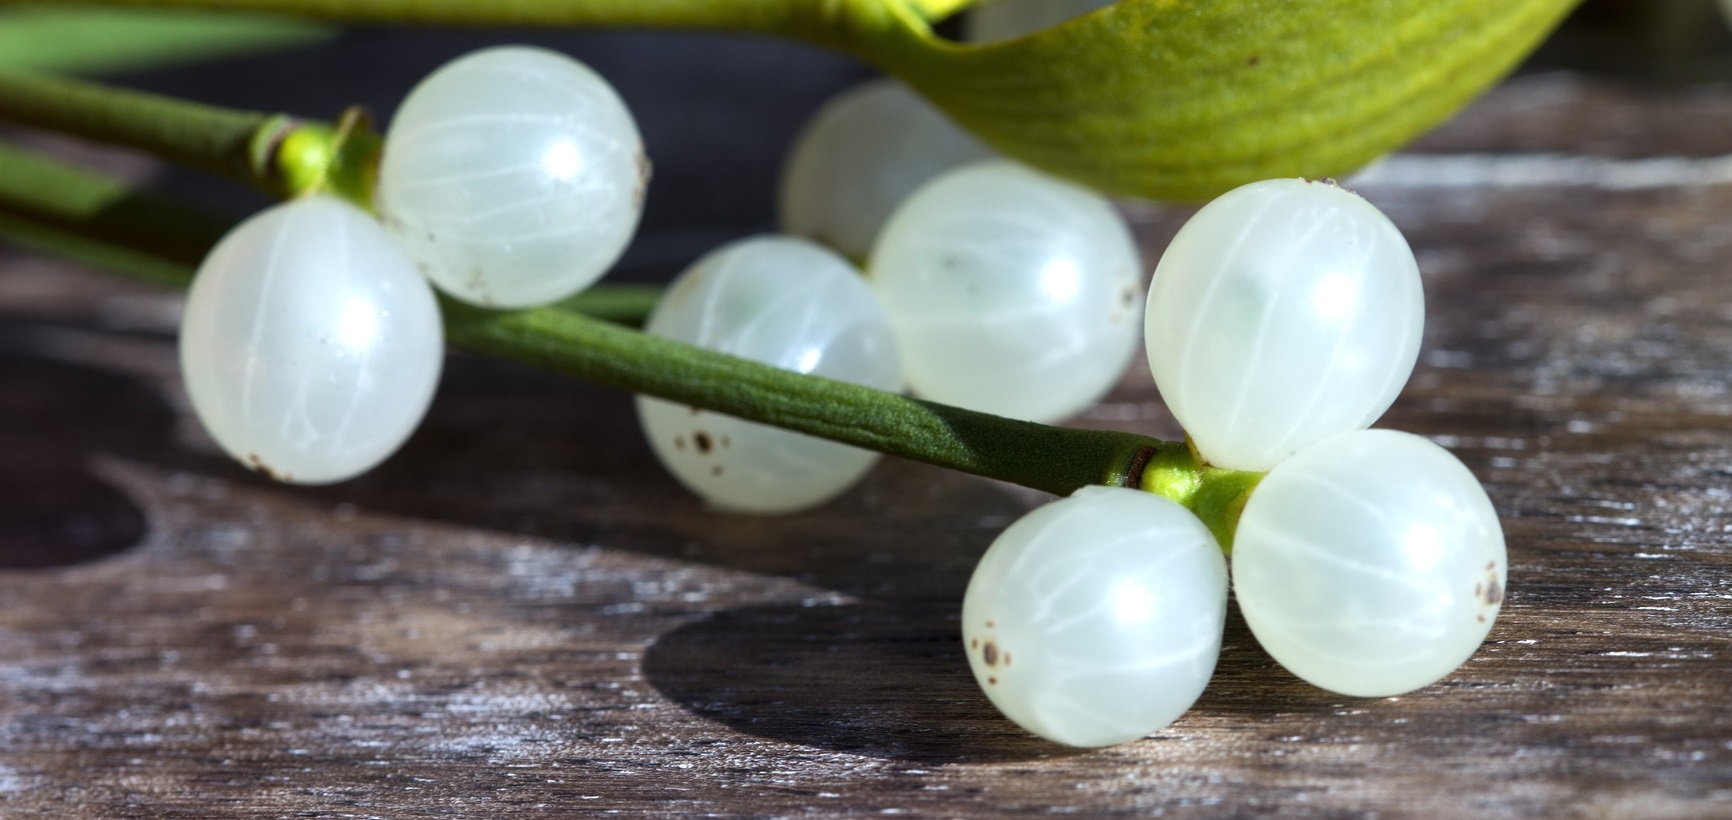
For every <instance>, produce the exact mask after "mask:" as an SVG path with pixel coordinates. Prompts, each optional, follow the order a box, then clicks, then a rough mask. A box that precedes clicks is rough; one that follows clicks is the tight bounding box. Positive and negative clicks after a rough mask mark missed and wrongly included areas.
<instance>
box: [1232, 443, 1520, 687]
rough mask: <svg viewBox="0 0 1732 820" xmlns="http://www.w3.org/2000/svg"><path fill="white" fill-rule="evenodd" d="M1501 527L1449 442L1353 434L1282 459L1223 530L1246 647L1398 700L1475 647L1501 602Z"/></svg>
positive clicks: (1319, 681) (1324, 682) (1322, 681)
mask: <svg viewBox="0 0 1732 820" xmlns="http://www.w3.org/2000/svg"><path fill="white" fill-rule="evenodd" d="M1506 567H1507V561H1506V558H1505V555H1504V541H1503V529H1502V527H1501V526H1500V525H1499V524H1498V518H1497V512H1496V511H1495V510H1493V509H1492V505H1491V500H1490V499H1488V498H1487V497H1486V494H1485V490H1484V489H1482V488H1481V487H1480V485H1479V482H1478V481H1477V480H1476V479H1474V477H1473V473H1471V472H1469V471H1468V469H1467V468H1466V467H1465V466H1463V465H1462V463H1461V462H1460V461H1457V460H1456V458H1455V456H1453V455H1451V454H1450V453H1449V451H1448V450H1445V449H1443V448H1442V447H1439V446H1437V445H1436V444H1433V443H1431V442H1429V441H1427V440H1425V439H1423V438H1420V437H1419V436H1415V435H1412V434H1409V433H1399V432H1396V431H1393V430H1360V431H1356V432H1352V433H1345V434H1342V435H1340V436H1336V437H1334V438H1330V439H1327V440H1324V441H1322V442H1319V443H1317V444H1313V445H1311V446H1310V447H1307V448H1306V449H1304V450H1302V451H1300V452H1299V454H1298V455H1295V456H1293V457H1292V458H1290V459H1288V460H1286V461H1283V462H1281V464H1279V465H1278V466H1276V467H1275V469H1274V470H1271V471H1270V472H1269V475H1268V476H1267V477H1265V478H1264V479H1263V481H1262V483H1260V484H1259V485H1258V486H1257V488H1256V489H1255V490H1254V491H1252V493H1251V500H1250V501H1249V502H1248V503H1247V504H1246V505H1245V510H1244V514H1243V515H1242V516H1241V517H1240V518H1239V529H1238V533H1237V534H1236V535H1235V536H1234V538H1233V590H1234V592H1235V594H1236V595H1237V597H1238V600H1239V609H1240V610H1241V611H1243V612H1244V614H1245V621H1246V622H1247V623H1249V624H1250V626H1251V631H1252V632H1253V633H1255V634H1256V636H1257V641H1258V642H1259V643H1261V644H1262V645H1263V648H1264V649H1266V650H1268V652H1269V654H1270V655H1271V656H1273V657H1274V658H1275V660H1277V661H1279V662H1280V663H1281V665H1282V666H1285V667H1287V669H1288V670H1289V671H1291V672H1292V673H1293V674H1295V675H1298V676H1299V677H1301V678H1304V679H1305V680H1307V681H1310V682H1311V683H1313V684H1315V685H1317V686H1320V687H1323V688H1324V689H1328V690H1330V691H1333V692H1340V693H1341V694H1344V695H1355V696H1360V697H1381V696H1385V695H1398V694H1401V693H1402V692H1407V691H1411V690H1414V689H1418V688H1419V687H1421V686H1425V685H1427V684H1429V683H1432V682H1434V681H1436V680H1438V679H1440V678H1442V677H1443V676H1445V675H1447V674H1449V673H1450V672H1451V671H1453V670H1454V669H1455V668H1456V667H1457V666H1460V665H1461V663H1462V662H1463V661H1465V660H1467V659H1468V657H1469V656H1471V655H1472V654H1473V653H1474V650H1475V649H1477V648H1478V647H1479V645H1480V643H1481V642H1482V641H1484V640H1485V636H1486V633H1487V632H1488V631H1490V630H1491V625H1492V621H1493V620H1495V619H1496V618H1497V613H1498V608H1499V606H1500V604H1501V603H1502V601H1503V591H1504V588H1505V587H1504V579H1505V575H1504V572H1505V569H1506Z"/></svg>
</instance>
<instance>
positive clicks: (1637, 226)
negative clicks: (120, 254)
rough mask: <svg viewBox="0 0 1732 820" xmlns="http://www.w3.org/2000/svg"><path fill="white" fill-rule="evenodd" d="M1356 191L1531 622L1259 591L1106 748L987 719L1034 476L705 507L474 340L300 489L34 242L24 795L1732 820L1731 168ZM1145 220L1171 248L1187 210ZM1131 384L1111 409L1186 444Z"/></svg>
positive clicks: (1490, 148) (1566, 134) (371, 806)
mask: <svg viewBox="0 0 1732 820" xmlns="http://www.w3.org/2000/svg"><path fill="white" fill-rule="evenodd" d="M1540 103H1543V104H1544V105H1543V107H1540V108H1532V106H1536V105H1539V104H1540ZM1602 110H1614V111H1617V112H1621V113H1619V114H1618V115H1617V116H1618V120H1617V124H1613V125H1608V124H1606V123H1602V122H1600V121H1599V119H1598V116H1599V114H1598V112H1600V111H1602ZM1530 111H1532V112H1535V113H1532V114H1524V112H1530ZM1728 111H1732V92H1727V91H1714V92H1700V91H1692V92H1683V93H1672V92H1665V93H1662V92H1656V91H1652V90H1650V91H1645V92H1630V91H1628V90H1627V89H1625V88H1621V87H1618V86H1614V85H1608V84H1605V83H1602V82H1599V81H1593V80H1588V79H1583V78H1569V77H1537V78H1528V79H1525V80H1522V81H1519V82H1517V83H1515V84H1513V85H1511V86H1509V87H1506V88H1504V89H1502V90H1500V91H1498V92H1497V93H1495V94H1493V95H1492V96H1491V97H1490V98H1488V99H1487V100H1486V101H1485V102H1484V103H1482V104H1481V105H1480V106H1479V107H1478V108H1477V109H1475V110H1474V111H1472V112H1469V114H1468V115H1467V116H1465V117H1463V118H1462V119H1461V120H1460V121H1459V122H1457V123H1455V124H1453V125H1452V126H1450V127H1448V128H1446V129H1445V130H1444V131H1442V132H1440V133H1439V134H1437V135H1435V136H1434V137H1432V138H1430V139H1428V141H1427V142H1426V143H1424V144H1423V145H1422V148H1423V149H1425V150H1427V151H1431V152H1434V153H1437V152H1444V153H1451V154H1471V153H1501V154H1506V155H1511V154H1516V153H1529V152H1548V153H1551V152H1556V153H1566V154H1576V153H1591V154H1597V155H1600V156H1609V157H1642V156H1651V155H1659V154H1680V153H1681V154H1692V155H1696V156H1713V155H1716V154H1717V152H1719V151H1722V150H1723V149H1722V148H1719V147H1716V146H1715V145H1714V144H1712V142H1710V141H1707V140H1706V138H1705V137H1701V136H1700V135H1691V136H1689V137H1688V138H1687V139H1686V138H1685V137H1684V136H1681V135H1680V134H1679V133H1677V127H1676V126H1675V123H1679V122H1688V121H1691V120H1692V118H1694V117H1697V116H1700V117H1704V118H1708V119H1712V118H1713V117H1723V116H1725V113H1726V112H1728ZM1523 117H1526V119H1523ZM1518 121H1519V122H1518ZM1596 123H1597V125H1596ZM1594 128H1598V129H1599V130H1598V131H1596V132H1595V134H1596V135H1595V136H1594V137H1593V138H1592V140H1588V139H1586V138H1584V137H1583V136H1582V135H1583V134H1584V132H1585V131H1584V129H1585V130H1587V131H1592V130H1593V129H1594ZM1719 130H1720V131H1723V130H1724V129H1719ZM1506 161H1509V162H1519V161H1520V160H1519V158H1517V159H1509V158H1508V157H1506ZM1373 179H1375V178H1373ZM1363 192H1364V193H1365V194H1366V195H1367V196H1368V197H1369V198H1371V199H1372V200H1373V201H1375V202H1377V203H1378V204H1379V205H1381V206H1383V207H1385V208H1386V209H1387V210H1388V212H1389V213H1390V214H1391V216H1392V217H1393V218H1395V219H1396V221H1397V222H1398V223H1400V224H1401V225H1402V227H1403V228H1404V229H1405V230H1406V231H1407V232H1408V235H1409V237H1410V240H1411V241H1412V243H1413V245H1414V246H1415V248H1416V249H1417V250H1418V252H1419V254H1420V258H1421V265H1422V268H1423V270H1424V273H1425V276H1426V285H1427V298H1428V304H1429V309H1430V316H1431V321H1430V324H1429V325H1428V330H1427V337H1426V343H1425V352H1424V354H1423V359H1422V362H1421V366H1420V369H1419V372H1418V373H1417V374H1416V376H1415V378H1414V381H1413V383H1412V384H1411V385H1410V386H1409V389H1408V390H1407V392H1406V393H1405V394H1404V395H1403V397H1402V399H1401V400H1400V401H1399V402H1398V403H1397V405H1396V407H1395V408H1394V410H1393V411H1392V412H1391V414H1390V415H1389V416H1388V417H1387V418H1386V419H1385V420H1384V422H1383V424H1384V425H1385V426H1390V427H1396V428H1401V429H1406V430H1411V431H1414V432H1419V433H1422V434H1425V435H1429V436H1432V437H1434V438H1435V439H1436V440H1438V441H1440V442H1443V443H1445V444H1446V445H1447V446H1449V447H1451V449H1453V450H1454V451H1455V452H1456V453H1457V454H1459V455H1460V456H1461V457H1462V458H1463V459H1464V460H1465V461H1466V462H1467V463H1468V465H1469V466H1470V467H1472V468H1473V469H1474V471H1475V473H1476V474H1477V475H1479V476H1480V478H1481V479H1482V480H1483V481H1484V482H1485V483H1486V486H1487V488H1488V489H1489V490H1490V492H1491V494H1492V497H1493V499H1494V500H1495V502H1496V503H1497V505H1498V509H1499V511H1500V513H1501V514H1502V515H1503V518H1504V523H1505V526H1506V531H1507V534H1508V537H1509V545H1510V561H1511V568H1510V585H1509V593H1508V598H1507V602H1506V605H1505V608H1504V611H1503V615H1502V617H1501V619H1500V621H1499V623H1498V624H1497V626H1496V628H1495V629H1494V630H1493V632H1492V634H1491V638H1490V640H1489V641H1488V642H1487V644H1486V646H1485V647H1484V648H1483V649H1482V651H1481V652H1480V653H1479V654H1478V655H1476V656H1475V657H1474V659H1473V660H1471V661H1470V662H1469V663H1467V664H1466V665H1465V666H1463V667H1462V668H1461V670H1460V671H1458V672H1457V673H1456V674H1454V675H1452V676H1451V677H1449V678H1448V679H1447V680H1445V681H1444V682H1442V683H1440V684H1438V685H1435V686H1432V687H1428V688H1426V689H1423V690H1421V691H1419V692H1415V693H1412V694H1410V695H1406V696H1403V697H1400V698H1387V699H1375V700H1364V699H1348V698H1342V697H1339V696H1335V695H1330V694H1328V693H1325V692H1322V691H1320V690H1317V689H1314V688H1311V687H1309V686H1307V685H1305V684H1303V683H1302V682H1300V681H1298V680H1297V679H1295V678H1293V677H1292V676H1291V675H1288V674H1287V673H1285V672H1283V671H1282V670H1280V669H1279V668H1278V667H1276V666H1275V665H1274V664H1273V663H1272V662H1271V661H1270V660H1269V658H1268V657H1267V656H1266V655H1265V654H1263V653H1262V652H1261V651H1260V650H1259V649H1258V648H1257V647H1256V645H1255V642H1254V640H1253V639H1252V638H1251V636H1250V634H1249V633H1248V631H1247V630H1246V628H1245V626H1244V623H1243V621H1242V620H1241V619H1239V618H1238V617H1237V616H1236V615H1234V616H1233V617H1232V619H1231V620H1230V621H1229V625H1228V634H1227V641H1226V644H1227V645H1226V648H1225V650H1224V652H1223V655H1222V658H1221V664H1220V668H1219V671H1218V672H1217V674H1216V677H1215V680H1214V682H1213V683H1212V685H1211V686H1210V689H1209V691H1208V692H1207V693H1206V694H1205V696H1204V697H1203V700H1202V701H1201V702H1200V703H1199V704H1198V705H1197V707H1196V708H1195V709H1193V710H1192V711H1191V712H1190V713H1189V714H1188V715H1187V716H1185V717H1184V718H1183V719H1181V720H1180V721H1179V722H1178V723H1176V724H1174V725H1173V726H1172V727H1171V728H1169V729H1168V730H1166V731H1163V732H1162V733H1160V734H1159V735H1157V736H1155V737H1153V738H1150V739H1148V740H1145V741H1142V742H1139V743H1135V744H1129V745H1126V746H1122V747H1118V748H1114V749H1107V750H1100V751H1093V752H1077V751H1071V750H1065V749H1061V748H1058V747H1054V746H1051V745H1048V744H1045V743H1042V742H1040V741H1037V740H1035V739H1032V738H1030V737H1028V736H1026V735H1023V734H1022V733H1020V732H1019V731H1018V730H1017V729H1016V728H1015V727H1014V726H1012V725H1010V724H1009V723H1008V722H1006V721H1004V720H1003V719H1001V718H999V717H998V716H997V715H996V713H995V712H994V711H993V710H992V708H991V706H990V705H989V704H988V703H987V702H986V701H985V699H984V698H983V697H982V696H981V695H980V694H979V693H978V692H977V691H976V690H975V688H974V684H973V682H972V680H971V679H970V677H969V673H968V671H967V668H966V665H965V663H964V660H963V656H962V653H961V649H960V646H959V645H958V641H957V640H956V638H955V633H956V631H957V626H956V618H957V614H958V610H959V597H960V593H961V590H962V588H963V586H964V584H965V583H966V581H967V577H968V573H969V571H970V569H971V566H972V563H973V561H974V560H975V558H976V557H977V556H978V555H979V553H980V552H981V550H983V549H984V548H985V546H986V544H987V543H988V542H989V541H990V539H991V538H992V536H993V535H994V534H995V533H996V532H997V531H998V530H999V529H1001V528H1002V527H1003V526H1004V525H1005V524H1006V523H1008V521H1009V520H1011V519H1012V518H1013V517H1014V516H1016V515H1018V514H1019V513H1020V512H1021V511H1022V510H1024V509H1026V508H1027V507H1028V506H1029V505H1030V504H1032V503H1036V502H1037V501H1038V500H1039V499H1038V497H1037V496H1035V495H1034V494H1031V493H1027V492H1022V491H1017V490H1013V489H1010V488H1005V487H1002V486H999V485H996V484H993V483H991V482H986V481H982V480H978V479H973V478H969V477H965V476H959V475H953V474H948V473H945V472H942V471H938V470H935V469H930V468H926V467H921V466H917V465H911V464H906V463H887V464H885V465H883V466H882V467H881V468H879V469H878V470H877V471H876V472H874V474H873V475H872V476H871V477H870V478H869V479H868V480H867V481H866V483H865V484H864V485H863V486H862V487H861V488H859V489H858V490H856V491H855V492H853V493H851V494H849V495H848V496H846V497H844V498H843V499H841V500H840V501H838V502H836V503H834V504H832V505H830V506H827V507H825V508H823V509H822V510H819V511H816V512H813V513H809V514H804V515H798V516H792V517H787V518H774V519H765V518H740V517H731V516H725V515H719V514H715V513H711V512H708V511H706V510H705V509H703V508H702V506H701V505H700V504H699V503H697V502H696V501H693V500H692V499H690V498H688V497H686V496H685V495H684V494H682V492H681V491H680V490H679V488H678V487H677V486H676V485H674V484H673V482H672V481H671V480H670V479H668V478H666V477H665V476H663V475H662V474H661V473H660V472H659V470H658V469H657V468H656V466H655V465H654V463H653V460H652V459H651V458H650V456H649V453H648V451H647V448H646V447H645V446H644V445H643V444H642V443H641V440H640V439H639V437H638V435H637V433H636V430H635V424H634V421H633V418H632V415H631V408H630V402H629V400H628V399H626V398H625V397H623V396H619V395H616V394H611V393H607V392H605V391H601V390H597V389H593V388H589V387H586V386H584V385H580V384H574V383H570V382H563V381H559V380H556V379H553V378H549V377H545V376H542V375H539V374H535V373H532V372H528V371H525V370H522V369H519V368H516V367H513V366H509V365H503V364H498V363H492V362H486V361H480V360H476V359H472V358H468V357H462V356H456V357H453V358H452V359H451V361H450V368H449V372H448V378H447V380H446V383H445V385H444V386H443V388H442V389H441V392H440V395H439V397H438V399H437V401H436V405H435V408H434V410H433V413H432V415H431V417H430V418H429V420H428V422H427V424H426V426H425V428H424V429H423V430H422V431H421V432H420V433H418V434H417V435H416V437H415V438H414V439H413V440H412V441H411V443H410V445H409V446H408V447H407V448H406V450H405V451H404V452H403V453H401V454H400V455H399V456H398V457H396V458H395V459H393V460H392V461H391V462H390V463H389V464H387V465H386V466H385V467H384V468H382V469H380V470H379V471H377V472H375V473H374V474H371V475H369V476H367V477H364V478H362V479H360V480H358V481H355V482H351V483H348V484H345V485H342V486H338V487H333V488H325V489H318V490H306V489H296V488H287V487H280V486H276V485H272V484H269V483H266V482H264V481H262V480H259V479H256V478H254V477H252V476H250V475H249V474H247V473H245V472H244V471H242V470H241V469H240V468H238V467H236V466H234V465H231V464H229V463H228V462H227V461H226V460H225V459H223V458H220V457H219V456H218V455H217V454H216V452H215V451H214V450H213V449H212V448H211V446H210V444H209V442H208V441H206V440H205V439H204V438H203V436H202V434H201V433H200V432H199V431H198V430H197V428H196V425H195V424H194V423H193V422H192V421H191V419H190V417H189V416H188V415H187V412H186V409H185V407H184V401H183V400H182V399H181V398H180V394H179V392H178V390H179V388H178V384H177V381H176V378H177V377H176V375H175V372H174V353H173V342H172V322H173V318H174V307H175V301H174V299H173V297H172V296H169V295H164V294H159V293H156V292H154V291H151V290H149V289H145V288H141V287H138V286H134V285H130V284H126V283H123V282H118V281H115V280H111V279H107V278H104V277H102V276H99V275H96V274H92V273H87V272H81V271H77V270H73V269H69V268H66V267H63V266H60V265H57V264H53V263H48V262H44V261H42V260H38V259H34V258H30V257H27V256H23V255H20V254H18V253H13V252H7V253H6V254H5V255H4V256H0V492H4V495H3V496H0V498H3V499H4V502H0V563H4V564H5V565H6V568H5V569H0V814H4V815H5V816H53V817H114V816H139V817H145V816H149V817H205V816H212V815H224V816H258V817H276V816H381V817H431V816H450V815H452V814H459V815H461V814H481V813H487V814H490V815H492V816H496V817H501V818H505V817H538V816H563V815H570V814H575V813H586V814H587V813H596V814H599V813H602V812H605V811H618V812H620V813H623V814H627V815H634V816H635V815H646V814H662V815H674V814H697V813H714V814H718V815H724V816H746V815H764V814H791V813H796V812H818V813H825V814H879V813H887V812H891V811H901V812H909V813H922V814H935V815H949V816H998V815H1003V814H1010V813H1021V814H1045V813H1052V812H1075V813H1080V814H1087V815H1109V814H1117V815H1149V814H1155V813H1168V814H1186V815H1202V816H1217V815H1234V814H1239V815H1250V814H1265V813H1270V812H1273V811H1281V812H1283V813H1290V814H1293V815H1297V816H1342V815H1353V814H1359V813H1363V812H1379V813H1383V814H1396V815H1435V814H1447V815H1473V816H1512V815H1524V814H1545V815H1557V816H1569V815H1585V816H1654V817H1690V816H1697V817H1710V816H1725V815H1727V814H1728V813H1732V692H1729V689H1728V686H1727V681H1728V678H1729V675H1732V640H1729V637H1732V521H1729V520H1728V517H1727V514H1726V513H1727V507H1728V499H1729V498H1732V392H1729V391H1728V389H1727V377H1728V374H1732V321H1729V320H1732V308H1729V307H1728V306H1729V305H1732V276H1729V275H1728V273H1729V271H1732V229H1729V228H1728V227H1727V220H1726V214H1728V213H1732V184H1727V183H1724V182H1721V183H1716V184H1709V185H1668V186H1660V187H1646V188H1638V189H1631V190H1611V189H1605V188H1595V187H1591V186H1574V187H1568V186H1556V185H1537V186H1536V185H1529V186H1520V185H1511V186H1504V187H1485V186H1478V187H1460V186H1444V187H1437V186H1432V185H1427V184H1419V183H1412V182H1409V183H1402V184H1394V183H1387V182H1386V183H1385V184H1382V185H1381V186H1380V185H1378V184H1375V183H1367V184H1366V185H1365V186H1364V188H1363ZM1130 212H1131V214H1132V216H1133V218H1134V220H1135V221H1136V223H1137V227H1138V231H1139V235H1140V236H1141V237H1142V238H1143V240H1144V242H1145V248H1146V249H1147V250H1148V251H1149V252H1150V253H1151V258H1152V254H1153V253H1154V252H1155V251H1156V249H1157V248H1158V247H1160V246H1161V244H1163V243H1164V242H1165V239H1166V238H1167V237H1169V236H1170V235H1171V233H1172V231H1173V230H1175V229H1176V227H1177V225H1178V224H1179V223H1180V222H1181V221H1182V219H1183V216H1184V214H1185V212H1184V211H1183V210H1181V209H1168V208H1156V207H1149V206H1134V207H1132V209H1131V211H1130ZM1139 368H1141V365H1135V366H1133V370H1132V372H1131V374H1129V375H1128V376H1127V378H1126V380H1125V382H1124V384H1123V385H1122V386H1121V387H1120V389H1119V390H1118V391H1117V392H1115V393H1114V395H1113V396H1112V397H1111V398H1110V399H1109V400H1108V401H1107V402H1106V403H1105V404H1103V405H1102V406H1100V407H1098V408H1096V409H1095V410H1093V411H1091V412H1090V413H1089V414H1088V415H1087V416H1086V417H1085V418H1084V419H1082V420H1080V422H1079V423H1083V424H1091V425H1111V426H1118V427H1126V428H1132V429H1137V430H1141V431H1146V432H1149V433H1153V434H1159V435H1172V434H1174V433H1175V432H1176V430H1175V428H1174V426H1173V422H1172V420H1171V418H1170V417H1169V416H1168V415H1167V414H1166V412H1165V410H1164V409H1163V408H1162V407H1161V405H1160V403H1159V398H1158V396H1157V395H1156V393H1155V391H1154V388H1153V384H1152V382H1151V380H1150V379H1149V378H1148V376H1147V374H1146V370H1142V369H1139Z"/></svg>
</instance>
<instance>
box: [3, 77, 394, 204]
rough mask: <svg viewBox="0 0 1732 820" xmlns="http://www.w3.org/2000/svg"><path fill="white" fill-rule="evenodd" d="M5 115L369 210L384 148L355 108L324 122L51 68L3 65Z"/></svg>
mask: <svg viewBox="0 0 1732 820" xmlns="http://www.w3.org/2000/svg"><path fill="white" fill-rule="evenodd" d="M0 120H4V121H8V122H14V123H18V124H20V125H28V126H34V127H37V128H43V129H48V130H52V131H58V132H61V133H64V134H72V135H74V136H79V137H84V138H86V139H90V140H95V141H98V142H105V143H108V144H110V145H119V146H124V147H127V148H136V149H138V150H141V151H145V152H148V153H151V154H154V155H156V156H159V157H162V158H163V159H167V160H170V161H172V162H175V163H178V164H182V165H188V166H191V167H194V168H202V169H204V170H207V171H211V172H214V173H217V174H220V175H222V176H226V177H228V178H230V179H233V180H235V181H238V182H241V183H244V184H247V185H250V186H252V187H254V188H258V189H260V190H263V191H265V192H266V193H269V194H271V195H273V196H278V197H285V198H286V197H293V196H299V195H301V194H303V193H307V192H309V191H316V190H321V189H329V190H330V191H331V192H332V193H335V194H338V195H339V196H343V197H345V198H347V199H349V200H351V201H353V202H355V203H356V204H358V205H360V206H361V207H364V208H370V207H371V199H372V186H373V173H374V171H375V169H377V167H378V157H379V149H380V139H379V137H378V135H377V134H375V133H373V131H372V130H371V129H370V128H369V127H368V123H367V119H366V117H365V116H364V115H363V114H362V113H361V112H360V111H359V109H351V110H350V111H347V112H345V113H344V115H343V117H342V119H341V120H340V121H338V122H337V124H335V125H327V124H325V123H319V122H306V121H301V120H296V119H294V118H292V117H289V116H287V115H283V114H267V113H262V112H257V111H234V110H231V109H227V108H218V107H215V106H209V105H200V104H198V103H193V102H187V101H185V100H178V99H175V98H172V97H164V96H160V95H157V94H149V93H146V92H142V91H133V90H129V89H124V88H114V87H110V86H104V85H100V84H97V83H91V82H85V81H81V80H74V79H69V78H63V77H54V76H50V75H46V74H29V73H15V72H0Z"/></svg>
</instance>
